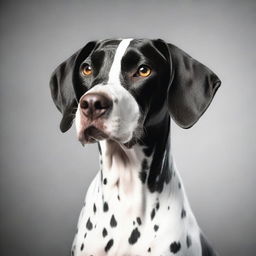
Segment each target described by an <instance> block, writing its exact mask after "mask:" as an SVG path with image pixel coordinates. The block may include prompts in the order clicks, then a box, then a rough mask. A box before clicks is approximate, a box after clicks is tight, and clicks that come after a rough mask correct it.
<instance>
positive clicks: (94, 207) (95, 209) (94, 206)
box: [93, 204, 97, 213]
mask: <svg viewBox="0 0 256 256" xmlns="http://www.w3.org/2000/svg"><path fill="white" fill-rule="evenodd" d="M96 211H97V208H96V205H95V204H93V212H94V213H96Z"/></svg>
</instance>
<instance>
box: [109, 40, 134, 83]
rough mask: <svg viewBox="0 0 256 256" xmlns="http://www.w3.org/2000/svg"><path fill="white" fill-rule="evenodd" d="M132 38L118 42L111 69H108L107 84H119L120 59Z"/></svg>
mask: <svg viewBox="0 0 256 256" xmlns="http://www.w3.org/2000/svg"><path fill="white" fill-rule="evenodd" d="M131 41H132V38H129V39H124V40H122V41H121V42H120V44H119V45H118V47H117V49H116V54H115V57H114V61H113V63H112V66H111V69H110V71H109V78H108V84H119V83H120V79H119V76H120V73H121V60H122V57H123V55H124V54H125V51H126V49H127V47H128V46H129V44H130V42H131Z"/></svg>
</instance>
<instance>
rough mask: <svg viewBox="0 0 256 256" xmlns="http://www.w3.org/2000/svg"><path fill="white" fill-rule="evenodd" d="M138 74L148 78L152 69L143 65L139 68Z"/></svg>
mask: <svg viewBox="0 0 256 256" xmlns="http://www.w3.org/2000/svg"><path fill="white" fill-rule="evenodd" d="M137 73H138V75H139V76H141V77H148V76H149V75H150V74H151V68H150V67H148V66H146V65H141V66H140V67H139V68H138V71H137Z"/></svg>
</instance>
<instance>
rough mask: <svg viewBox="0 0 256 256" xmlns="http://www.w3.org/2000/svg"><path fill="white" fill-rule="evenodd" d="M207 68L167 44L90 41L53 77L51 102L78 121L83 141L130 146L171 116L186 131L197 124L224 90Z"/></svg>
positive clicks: (65, 124) (64, 125)
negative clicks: (213, 100) (146, 129)
mask: <svg viewBox="0 0 256 256" xmlns="http://www.w3.org/2000/svg"><path fill="white" fill-rule="evenodd" d="M220 83H221V82H220V80H219V79H218V77H217V76H216V75H215V74H214V73H213V72H212V71H211V70H210V69H208V68H207V67H206V66H204V65H203V64H201V63H199V62H198V61H196V60H195V59H193V58H192V57H190V56H189V55H187V54H186V53H185V52H183V51H182V50H180V49H179V48H177V47H176V46H174V45H172V44H167V43H166V42H164V41H163V40H160V39H158V40H147V39H125V40H103V41H97V42H96V41H95V42H89V43H88V44H87V45H85V46H84V47H83V48H82V49H80V50H79V51H78V52H76V53H75V54H74V55H73V56H71V57H70V58H69V59H68V60H66V61H65V62H63V63H62V64H61V65H60V66H59V67H58V68H57V69H56V70H55V71H54V73H53V75H52V77H51V82H50V88H51V93H52V98H53V101H54V103H55V105H56V106H57V108H58V109H59V110H60V111H61V113H62V115H63V117H62V120H61V123H60V129H61V131H62V132H65V131H67V130H68V129H69V128H70V127H71V125H72V122H73V119H74V118H75V123H76V128H77V134H78V138H79V140H80V141H81V142H82V143H83V144H84V143H91V142H95V141H97V140H102V139H112V140H115V141H117V142H119V143H121V144H127V143H129V142H131V141H134V140H136V139H137V138H140V136H142V134H143V129H144V128H145V127H147V126H152V125H155V124H157V123H159V122H161V121H162V120H163V118H164V117H165V116H166V114H167V112H169V113H170V115H171V117H172V118H173V119H174V120H175V122H176V123H177V124H178V125H180V126H181V127H183V128H189V127H191V126H193V125H194V124H195V123H196V122H197V120H198V119H199V118H200V117H201V115H202V114H203V113H204V112H205V110H206V109H207V108H208V106H209V104H210V103H211V101H212V99H213V97H214V94H215V93H216V91H217V89H218V88H219V86H220Z"/></svg>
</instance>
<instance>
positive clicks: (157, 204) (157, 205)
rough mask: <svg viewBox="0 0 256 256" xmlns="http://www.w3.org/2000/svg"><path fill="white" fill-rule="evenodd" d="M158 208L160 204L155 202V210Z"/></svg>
mask: <svg viewBox="0 0 256 256" xmlns="http://www.w3.org/2000/svg"><path fill="white" fill-rule="evenodd" d="M159 207H160V204H159V202H157V203H156V209H157V210H158V209H159Z"/></svg>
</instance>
